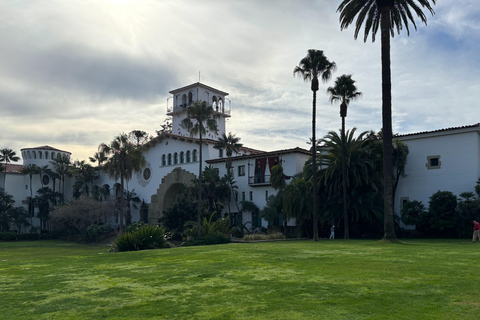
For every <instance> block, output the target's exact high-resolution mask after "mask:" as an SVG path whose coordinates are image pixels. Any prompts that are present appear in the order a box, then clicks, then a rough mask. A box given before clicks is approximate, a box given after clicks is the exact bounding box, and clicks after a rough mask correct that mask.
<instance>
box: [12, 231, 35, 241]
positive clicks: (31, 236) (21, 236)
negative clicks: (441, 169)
mask: <svg viewBox="0 0 480 320" xmlns="http://www.w3.org/2000/svg"><path fill="white" fill-rule="evenodd" d="M39 239H40V234H39V233H21V234H19V235H18V236H17V240H24V241H25V240H26V241H34V240H39Z"/></svg>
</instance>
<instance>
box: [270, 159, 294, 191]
mask: <svg viewBox="0 0 480 320" xmlns="http://www.w3.org/2000/svg"><path fill="white" fill-rule="evenodd" d="M287 178H291V177H287V176H286V175H285V174H284V173H283V167H282V165H281V164H277V165H274V166H273V167H272V170H271V171H270V185H271V186H272V188H273V189H275V190H283V189H284V188H285V186H286V185H287V183H286V182H285V180H286V179H287Z"/></svg>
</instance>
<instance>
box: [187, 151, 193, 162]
mask: <svg viewBox="0 0 480 320" xmlns="http://www.w3.org/2000/svg"><path fill="white" fill-rule="evenodd" d="M190 161H192V160H190V150H188V151H187V163H189V162H190Z"/></svg>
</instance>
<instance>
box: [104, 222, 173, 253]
mask: <svg viewBox="0 0 480 320" xmlns="http://www.w3.org/2000/svg"><path fill="white" fill-rule="evenodd" d="M168 237H169V234H168V233H167V231H166V228H162V227H158V226H150V225H146V226H143V227H141V228H137V229H134V230H133V231H130V232H124V233H123V234H121V235H120V236H119V237H118V238H117V239H116V240H115V241H114V242H113V247H112V250H111V251H114V252H117V251H118V252H122V251H137V250H145V249H157V248H165V246H166V244H167V239H168Z"/></svg>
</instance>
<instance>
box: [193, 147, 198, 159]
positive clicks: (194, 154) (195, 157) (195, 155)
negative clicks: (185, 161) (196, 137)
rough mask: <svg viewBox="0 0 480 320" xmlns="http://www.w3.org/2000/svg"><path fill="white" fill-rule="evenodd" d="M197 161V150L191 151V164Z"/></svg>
mask: <svg viewBox="0 0 480 320" xmlns="http://www.w3.org/2000/svg"><path fill="white" fill-rule="evenodd" d="M195 161H198V160H197V150H196V149H195V150H193V162H195Z"/></svg>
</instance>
